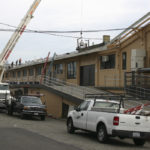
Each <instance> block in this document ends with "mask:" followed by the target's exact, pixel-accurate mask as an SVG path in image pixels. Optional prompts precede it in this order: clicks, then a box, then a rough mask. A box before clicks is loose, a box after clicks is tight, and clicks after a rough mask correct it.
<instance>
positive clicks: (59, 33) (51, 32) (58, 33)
mask: <svg viewBox="0 0 150 150" xmlns="http://www.w3.org/2000/svg"><path fill="white" fill-rule="evenodd" d="M0 24H1V25H4V26H8V27H11V28H15V29H2V28H0V31H3V32H15V31H18V32H20V31H21V29H20V30H19V29H17V27H16V26H13V25H10V24H6V23H2V22H0ZM126 29H134V28H114V29H99V30H82V32H83V33H99V32H111V31H121V30H126ZM23 32H26V33H41V34H48V35H51V36H58V37H66V38H74V39H78V38H80V37H78V36H72V35H63V34H74V33H80V32H81V30H70V31H67V30H66V31H65V30H64V31H63V30H31V29H26V30H25V31H23ZM83 39H88V40H102V39H101V38H83Z"/></svg>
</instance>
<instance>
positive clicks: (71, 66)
mask: <svg viewBox="0 0 150 150" xmlns="http://www.w3.org/2000/svg"><path fill="white" fill-rule="evenodd" d="M76 72H77V62H76V61H72V62H70V63H68V64H67V79H76Z"/></svg>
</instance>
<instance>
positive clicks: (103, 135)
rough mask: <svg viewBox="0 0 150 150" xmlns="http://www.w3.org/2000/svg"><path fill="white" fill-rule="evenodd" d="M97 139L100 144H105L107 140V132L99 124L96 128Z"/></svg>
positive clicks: (103, 126)
mask: <svg viewBox="0 0 150 150" xmlns="http://www.w3.org/2000/svg"><path fill="white" fill-rule="evenodd" d="M97 139H98V141H99V142H100V143H106V142H107V140H108V135H107V130H106V127H105V125H104V124H99V125H98V127H97Z"/></svg>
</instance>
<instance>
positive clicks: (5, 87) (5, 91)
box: [0, 83, 11, 109]
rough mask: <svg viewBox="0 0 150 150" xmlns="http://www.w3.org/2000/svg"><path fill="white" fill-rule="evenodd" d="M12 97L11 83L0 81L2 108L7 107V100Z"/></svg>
mask: <svg viewBox="0 0 150 150" xmlns="http://www.w3.org/2000/svg"><path fill="white" fill-rule="evenodd" d="M10 98H11V96H10V90H9V84H8V83H0V109H5V108H6V105H5V103H6V101H8V100H9V99H10Z"/></svg>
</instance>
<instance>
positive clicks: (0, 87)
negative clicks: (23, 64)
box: [0, 0, 41, 109]
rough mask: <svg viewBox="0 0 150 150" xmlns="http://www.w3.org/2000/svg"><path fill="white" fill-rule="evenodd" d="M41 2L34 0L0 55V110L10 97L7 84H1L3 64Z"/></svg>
mask: <svg viewBox="0 0 150 150" xmlns="http://www.w3.org/2000/svg"><path fill="white" fill-rule="evenodd" d="M40 2H41V0H34V2H33V4H32V5H31V7H30V9H29V10H28V12H27V14H26V15H25V17H24V18H23V19H22V20H21V23H20V24H19V26H18V27H17V29H16V30H15V32H14V33H13V34H12V36H11V38H10V40H9V41H8V43H7V44H6V46H5V48H4V49H3V51H2V52H1V54H0V109H5V105H4V103H5V101H6V100H8V101H9V102H10V99H11V96H10V90H9V84H8V83H2V79H3V74H4V70H5V67H4V65H5V63H6V61H7V59H8V57H9V55H10V53H11V52H12V50H13V48H14V47H15V45H16V44H17V42H18V40H19V38H20V37H21V35H22V33H23V32H24V30H25V29H26V27H27V25H28V23H29V22H30V20H31V19H32V18H33V13H34V11H35V9H36V8H37V6H38V5H39V3H40Z"/></svg>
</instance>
